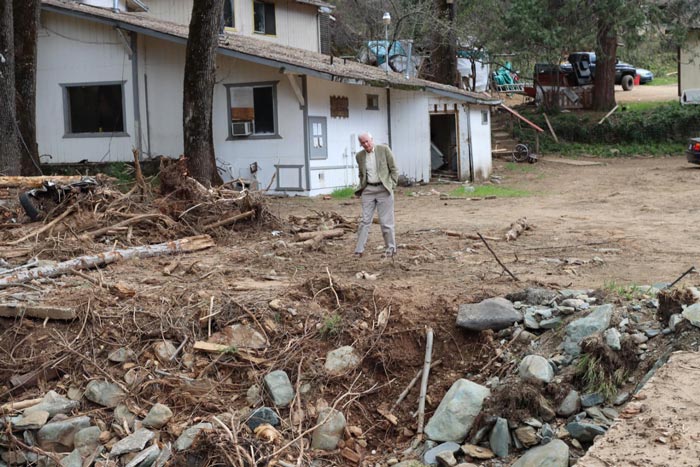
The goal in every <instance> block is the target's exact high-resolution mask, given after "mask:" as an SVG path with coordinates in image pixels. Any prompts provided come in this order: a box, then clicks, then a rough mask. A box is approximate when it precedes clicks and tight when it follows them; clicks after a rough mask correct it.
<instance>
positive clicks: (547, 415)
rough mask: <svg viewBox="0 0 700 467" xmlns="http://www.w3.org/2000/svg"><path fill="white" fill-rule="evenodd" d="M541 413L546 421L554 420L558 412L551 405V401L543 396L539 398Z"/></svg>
mask: <svg viewBox="0 0 700 467" xmlns="http://www.w3.org/2000/svg"><path fill="white" fill-rule="evenodd" d="M539 413H540V417H542V420H544V421H546V422H550V421H552V420H554V418H555V417H556V416H557V413H556V412H555V411H554V409H553V408H552V406H551V405H549V401H548V400H547V399H546V398H544V397H541V398H540V400H539Z"/></svg>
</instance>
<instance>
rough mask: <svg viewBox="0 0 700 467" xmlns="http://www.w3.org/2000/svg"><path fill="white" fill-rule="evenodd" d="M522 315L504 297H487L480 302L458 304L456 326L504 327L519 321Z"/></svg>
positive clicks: (474, 328) (473, 328) (469, 327)
mask: <svg viewBox="0 0 700 467" xmlns="http://www.w3.org/2000/svg"><path fill="white" fill-rule="evenodd" d="M522 320H523V315H522V314H520V312H519V311H518V310H516V309H515V308H514V307H513V304H512V303H511V302H510V301H509V300H506V299H505V298H501V297H496V298H489V299H486V300H484V301H482V302H480V303H476V304H474V303H468V304H462V305H460V306H459V312H458V313H457V326H459V327H461V328H464V329H468V330H470V331H483V330H485V329H494V330H499V329H504V328H507V327H509V326H512V325H513V323H519V322H520V321H522Z"/></svg>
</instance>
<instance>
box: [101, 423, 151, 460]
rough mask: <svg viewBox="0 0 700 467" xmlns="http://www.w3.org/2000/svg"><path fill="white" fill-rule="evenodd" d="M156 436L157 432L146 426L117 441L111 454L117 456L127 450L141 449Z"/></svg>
mask: <svg viewBox="0 0 700 467" xmlns="http://www.w3.org/2000/svg"><path fill="white" fill-rule="evenodd" d="M154 436H155V433H153V432H152V431H150V430H146V429H144V428H141V429H140V430H136V431H135V432H133V433H132V434H130V435H129V436H127V437H126V438H124V439H121V440H119V441H117V443H116V444H115V445H114V446H112V450H111V451H110V452H109V455H110V457H117V456H121V455H122V454H125V453H127V452H136V451H141V450H142V449H143V448H144V447H145V446H146V443H148V442H149V441H150V440H152V439H153V437H154Z"/></svg>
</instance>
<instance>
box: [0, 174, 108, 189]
mask: <svg viewBox="0 0 700 467" xmlns="http://www.w3.org/2000/svg"><path fill="white" fill-rule="evenodd" d="M82 178H83V175H40V176H36V177H19V176H6V177H0V188H28V189H29V188H39V187H40V186H41V185H42V184H43V183H44V182H45V181H51V182H55V183H58V184H59V185H66V184H68V183H74V182H79V181H80V180H81V179H82ZM93 178H95V179H97V180H98V181H99V182H106V181H114V180H116V179H115V178H114V177H109V176H107V175H104V174H98V175H96V176H95V177H93Z"/></svg>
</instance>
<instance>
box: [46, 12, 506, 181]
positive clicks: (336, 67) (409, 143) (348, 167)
mask: <svg viewBox="0 0 700 467" xmlns="http://www.w3.org/2000/svg"><path fill="white" fill-rule="evenodd" d="M227 2H228V3H227V8H226V14H225V17H226V23H227V28H226V32H225V34H223V35H222V38H221V40H220V43H219V48H218V58H217V81H216V85H215V90H214V110H213V111H214V115H213V117H214V121H213V125H214V142H215V150H216V155H217V159H218V161H219V165H220V167H221V168H222V169H223V170H224V171H225V172H226V173H227V175H228V176H230V177H232V178H238V177H242V178H245V179H256V180H257V181H258V182H259V184H260V185H261V186H263V187H266V186H268V184H271V191H272V192H277V193H282V192H295V193H298V194H306V195H314V194H321V193H328V192H331V191H333V190H334V189H336V188H339V187H345V186H350V185H354V184H355V183H356V181H357V170H356V165H355V159H354V154H355V152H356V151H358V150H359V149H360V148H359V145H358V144H357V135H358V134H359V133H361V132H363V131H370V132H372V134H373V135H374V137H375V141H377V142H380V143H388V144H389V145H390V146H391V147H392V149H393V151H394V153H395V155H396V157H397V165H398V167H399V171H400V173H401V174H403V175H405V176H407V177H408V178H411V179H415V180H417V181H421V180H422V181H428V180H429V179H430V176H431V172H432V171H433V167H431V142H432V143H433V145H434V147H435V148H437V149H439V150H440V151H441V152H442V153H443V154H444V155H445V159H444V161H442V162H444V164H443V167H442V168H441V169H442V170H443V171H445V170H447V171H452V172H453V173H454V174H455V176H456V177H457V178H459V179H461V180H469V179H481V178H485V177H487V176H488V175H489V173H490V171H491V138H490V134H491V131H490V112H489V108H490V106H494V105H497V104H499V102H500V101H498V100H496V99H493V98H491V97H489V96H487V95H484V94H476V93H470V92H466V91H463V90H460V89H458V88H456V87H452V86H445V85H442V84H437V83H433V82H430V81H424V80H419V79H415V78H410V79H408V78H406V77H404V76H403V75H400V74H397V73H393V72H392V73H386V72H385V71H383V70H380V69H378V68H375V67H371V66H366V65H362V64H359V63H356V62H352V61H345V60H343V59H340V58H337V57H332V56H330V55H324V54H322V53H320V52H321V51H322V50H323V49H324V48H327V46H328V44H327V42H326V41H325V38H327V34H325V33H324V28H325V26H324V23H325V20H327V16H328V14H327V13H328V11H329V10H328V9H327V5H326V4H325V3H323V2H321V1H319V0H274V1H270V0H268V1H261V0H227ZM87 3H91V4H92V5H87ZM191 6H192V0H184V1H176V0H175V1H173V0H126V1H124V0H91V1H90V2H76V1H64V0H42V14H41V28H40V33H39V44H38V71H37V140H38V144H39V151H40V153H41V154H50V155H51V156H52V160H51V161H52V162H77V161H81V160H85V159H87V160H89V161H129V160H131V157H132V156H131V151H132V148H137V149H139V150H140V152H141V154H143V155H144V156H158V155H166V156H174V157H177V156H179V155H180V154H182V151H183V135H182V88H183V72H184V64H185V44H186V40H187V32H188V26H187V23H188V21H189V15H190V11H191ZM437 165H439V163H438V164H435V162H433V166H434V167H435V168H437Z"/></svg>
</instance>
